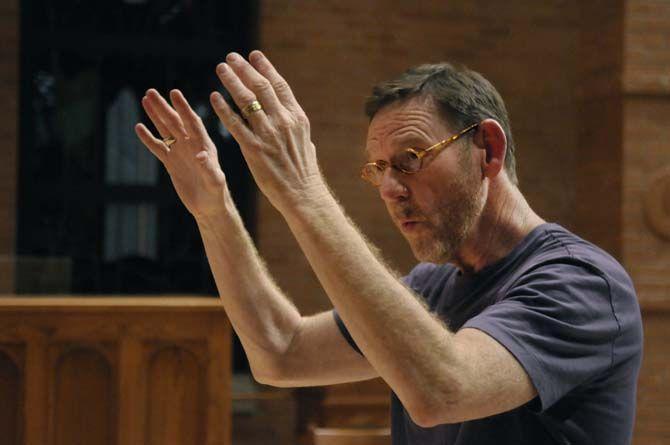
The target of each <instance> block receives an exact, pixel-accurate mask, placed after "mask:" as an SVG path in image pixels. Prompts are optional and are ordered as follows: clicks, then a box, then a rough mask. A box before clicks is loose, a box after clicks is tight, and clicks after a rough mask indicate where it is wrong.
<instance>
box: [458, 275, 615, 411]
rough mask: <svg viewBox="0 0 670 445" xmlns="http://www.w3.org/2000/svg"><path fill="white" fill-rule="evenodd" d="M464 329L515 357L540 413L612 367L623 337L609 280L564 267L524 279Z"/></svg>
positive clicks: (467, 323)
mask: <svg viewBox="0 0 670 445" xmlns="http://www.w3.org/2000/svg"><path fill="white" fill-rule="evenodd" d="M463 327H464V328H475V329H478V330H481V331H483V332H485V333H487V334H488V335H490V336H491V337H493V338H494V339H496V340H497V341H498V342H499V343H501V344H502V345H503V346H504V347H506V348H507V349H508V350H509V351H510V352H511V353H512V354H513V355H514V356H515V357H516V359H517V360H518V361H519V363H520V364H521V365H522V366H523V368H524V369H525V370H526V372H527V373H528V375H529V377H530V378H531V380H532V381H533V384H534V385H535V388H536V389H537V391H538V394H539V399H540V403H541V410H542V411H544V410H546V409H548V408H549V407H551V406H552V405H553V404H554V403H555V402H556V401H558V400H559V399H561V398H562V397H563V396H564V395H566V394H567V393H568V392H570V391H571V390H572V389H574V388H576V387H577V386H579V385H580V384H582V383H584V382H586V381H588V380H590V379H592V378H594V377H595V376H597V375H599V374H600V373H602V372H603V371H605V370H607V369H608V368H609V367H610V366H611V365H612V362H613V347H614V339H615V338H616V336H617V334H618V333H619V331H620V327H619V324H618V322H617V319H616V317H615V314H614V312H613V309H612V302H611V294H610V289H609V285H608V282H607V280H606V279H605V277H603V276H602V275H601V274H599V273H598V272H597V271H594V270H592V269H590V268H588V267H586V266H585V265H580V264H564V263H559V264H545V265H543V266H541V267H538V268H537V269H534V270H532V271H531V272H528V273H526V274H525V275H523V276H522V277H521V278H520V279H519V280H518V281H517V282H516V283H515V285H514V286H513V287H512V288H510V289H509V290H508V291H507V292H506V294H505V295H504V297H503V298H502V300H501V301H499V302H498V303H495V304H493V305H491V306H489V307H488V308H486V309H485V310H484V311H482V312H481V313H480V314H479V315H477V316H475V317H473V318H471V319H470V320H468V321H467V322H466V323H465V325H464V326H463Z"/></svg>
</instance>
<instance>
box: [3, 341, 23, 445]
mask: <svg viewBox="0 0 670 445" xmlns="http://www.w3.org/2000/svg"><path fill="white" fill-rule="evenodd" d="M3 346H4V345H0V437H2V443H3V444H6V445H19V444H20V443H22V438H21V426H22V418H21V414H22V406H21V405H22V394H21V393H22V389H23V382H22V378H21V370H20V368H19V365H18V364H17V363H16V361H15V358H13V357H11V355H10V354H8V353H7V352H5V347H3Z"/></svg>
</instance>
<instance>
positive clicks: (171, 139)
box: [163, 136, 177, 148]
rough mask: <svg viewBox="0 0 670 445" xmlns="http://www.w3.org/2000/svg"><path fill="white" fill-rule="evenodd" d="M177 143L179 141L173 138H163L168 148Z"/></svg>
mask: <svg viewBox="0 0 670 445" xmlns="http://www.w3.org/2000/svg"><path fill="white" fill-rule="evenodd" d="M175 142H177V139H176V138H174V137H172V136H168V137H165V138H163V143H164V144H165V145H166V146H167V148H170V145H172V144H174V143H175Z"/></svg>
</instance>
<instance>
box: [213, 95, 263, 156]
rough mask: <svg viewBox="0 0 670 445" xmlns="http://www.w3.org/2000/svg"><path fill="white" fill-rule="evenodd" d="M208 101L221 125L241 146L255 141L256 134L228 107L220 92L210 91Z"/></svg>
mask: <svg viewBox="0 0 670 445" xmlns="http://www.w3.org/2000/svg"><path fill="white" fill-rule="evenodd" d="M209 101H210V103H211V104H212V108H213V109H214V112H215V113H216V115H217V116H218V117H219V119H221V122H223V125H224V126H225V127H226V129H227V130H228V131H229V132H230V134H232V135H233V137H234V138H235V140H236V141H237V142H238V143H239V144H240V145H241V146H246V145H249V143H251V142H253V141H255V138H256V135H254V133H253V132H252V131H251V129H250V128H249V127H248V126H247V124H246V122H244V121H243V120H242V118H241V117H240V115H239V114H237V113H235V112H234V111H233V110H232V109H231V108H230V105H228V103H226V101H225V100H224V98H223V96H221V93H219V92H214V93H212V94H211V95H210V96H209Z"/></svg>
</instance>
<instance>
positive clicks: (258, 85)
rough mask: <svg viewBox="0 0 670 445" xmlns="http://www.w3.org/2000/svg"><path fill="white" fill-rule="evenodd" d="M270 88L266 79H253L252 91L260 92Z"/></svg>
mask: <svg viewBox="0 0 670 445" xmlns="http://www.w3.org/2000/svg"><path fill="white" fill-rule="evenodd" d="M270 88H271V85H270V82H268V81H267V79H258V80H255V81H254V82H253V83H252V85H251V89H252V90H253V91H260V92H265V91H267V90H269V89H270Z"/></svg>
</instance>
